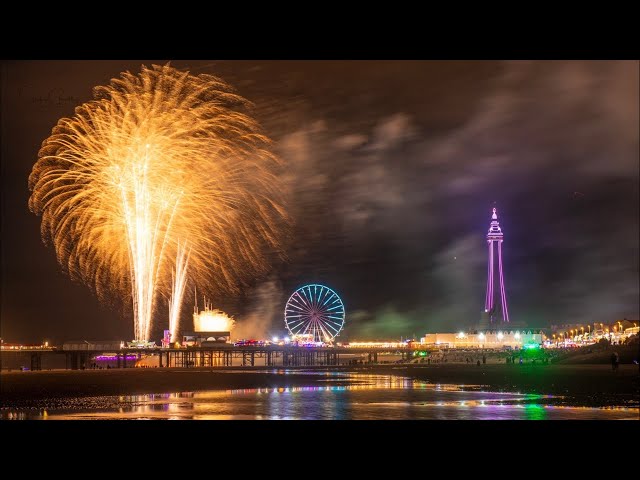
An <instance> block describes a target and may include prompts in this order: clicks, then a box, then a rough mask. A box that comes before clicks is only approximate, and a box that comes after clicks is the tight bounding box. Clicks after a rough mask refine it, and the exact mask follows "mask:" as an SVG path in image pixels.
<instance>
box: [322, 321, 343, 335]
mask: <svg viewBox="0 0 640 480" xmlns="http://www.w3.org/2000/svg"><path fill="white" fill-rule="evenodd" d="M324 326H325V328H330V329H331V330H333V331H334V332H336V333H338V332H339V331H340V328H336V327H334V326H333V325H331V324H330V323H328V322H327V323H325V324H324Z"/></svg>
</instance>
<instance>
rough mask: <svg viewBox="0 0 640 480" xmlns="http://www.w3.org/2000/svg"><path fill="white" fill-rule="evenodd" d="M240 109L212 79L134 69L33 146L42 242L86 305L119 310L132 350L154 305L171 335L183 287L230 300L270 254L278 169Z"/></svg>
mask: <svg viewBox="0 0 640 480" xmlns="http://www.w3.org/2000/svg"><path fill="white" fill-rule="evenodd" d="M248 106H249V104H248V102H247V101H246V100H244V99H243V98H242V97H240V96H238V95H236V94H234V93H233V92H232V90H231V87H229V86H228V85H227V84H225V83H224V82H223V81H222V80H220V79H218V78H216V77H213V76H210V75H198V76H194V75H191V74H189V73H188V72H181V71H179V70H176V69H174V68H172V67H170V66H168V65H165V66H156V65H154V66H152V67H151V68H146V67H142V71H141V73H140V74H139V75H133V74H131V73H128V72H126V73H123V74H121V77H120V78H117V79H113V80H112V81H111V83H110V85H108V86H101V87H96V88H95V89H94V100H93V101H90V102H88V103H85V104H83V105H81V106H79V107H77V108H76V111H75V115H74V116H73V117H71V118H62V119H61V120H59V121H58V124H57V125H56V127H54V129H53V131H52V134H51V136H50V137H49V138H47V139H46V140H45V141H44V142H43V145H42V148H41V149H40V152H39V153H38V161H37V162H36V164H35V166H34V168H33V171H32V173H31V175H30V177H29V188H30V190H31V191H32V194H31V197H30V199H29V207H30V209H31V210H32V211H33V212H34V213H36V214H38V215H42V236H43V240H44V242H45V243H51V244H53V246H54V248H55V251H56V255H57V258H58V261H59V263H60V264H61V266H62V267H63V269H64V270H65V271H67V272H68V273H69V274H70V276H71V277H72V278H73V279H77V280H80V281H82V282H84V283H86V284H87V285H89V286H90V287H91V288H93V289H94V290H95V291H96V293H97V294H98V297H99V298H101V299H108V298H112V295H114V294H117V296H118V297H120V298H123V299H126V298H130V299H131V304H132V306H133V318H134V334H135V338H136V339H139V340H145V339H148V338H149V337H150V332H151V326H152V320H153V317H154V312H155V311H156V309H157V307H158V297H159V295H162V296H163V297H165V298H169V299H170V302H169V303H170V308H169V311H170V314H169V316H170V319H171V320H170V323H171V329H172V334H174V335H175V333H176V332H177V329H178V328H179V327H178V321H179V316H180V307H181V304H182V296H183V293H184V291H185V286H186V283H187V280H188V281H190V282H192V283H193V284H197V285H198V287H199V288H201V289H202V290H203V292H207V291H209V292H214V291H215V292H216V293H219V292H221V291H227V292H229V291H231V292H233V291H238V289H239V288H241V287H242V285H244V284H246V282H247V281H249V280H253V279H254V278H255V277H256V275H261V274H264V273H266V271H267V266H268V264H269V262H268V258H269V256H270V255H269V252H275V251H278V245H279V240H280V238H281V232H282V226H283V224H284V223H283V221H284V222H286V218H287V217H286V214H285V212H284V210H283V206H282V202H281V197H280V191H281V190H280V188H279V182H278V177H277V174H278V169H279V168H280V164H279V162H278V161H277V159H276V158H275V157H274V156H273V155H272V154H271V153H270V151H269V149H268V147H269V140H268V138H266V137H265V136H264V135H262V134H261V133H260V129H259V127H258V125H257V123H256V122H255V121H254V120H253V119H252V118H251V117H249V116H248V114H247V113H245V112H246V109H247V107H248ZM187 269H188V271H187ZM187 274H188V275H187ZM187 277H188V279H187Z"/></svg>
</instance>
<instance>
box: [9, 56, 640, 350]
mask: <svg viewBox="0 0 640 480" xmlns="http://www.w3.org/2000/svg"><path fill="white" fill-rule="evenodd" d="M152 63H158V64H164V63H166V60H155V61H151V60H140V61H130V60H128V61H28V62H5V63H3V64H2V99H1V106H2V116H1V122H2V127H1V145H2V165H1V168H2V171H1V178H2V179H1V181H2V189H1V195H2V198H1V207H2V230H1V232H2V233H1V235H2V244H1V248H2V270H1V274H2V305H1V308H2V310H1V313H2V317H1V321H2V324H1V334H2V337H3V339H4V341H5V342H39V341H41V340H43V339H48V340H50V341H53V342H61V341H63V340H68V339H93V340H103V339H130V337H131V336H132V333H133V321H132V319H131V317H128V316H123V315H120V314H119V313H118V312H117V311H115V310H112V309H110V308H108V307H106V306H101V305H100V304H99V302H98V300H97V298H96V297H95V295H93V294H92V293H91V291H90V290H89V289H88V288H87V287H85V286H84V285H81V284H77V283H73V282H72V281H71V280H70V279H69V278H68V277H67V276H65V275H64V274H63V273H62V272H61V269H60V267H59V266H58V265H57V263H56V259H55V253H54V251H53V249H52V248H51V247H45V245H44V244H43V243H42V241H41V237H40V218H39V217H36V216H35V215H34V214H33V213H31V212H30V211H29V209H28V206H27V201H28V198H29V195H30V192H29V190H28V188H27V179H28V176H29V173H30V172H31V168H32V167H33V164H34V163H35V161H36V158H37V152H38V150H39V147H40V144H41V143H42V141H43V140H44V139H45V138H46V137H48V136H49V134H50V132H51V128H52V127H53V126H54V125H55V124H56V122H57V120H58V119H59V118H60V117H63V116H69V115H72V114H73V109H74V107H75V106H76V105H78V104H80V103H83V102H85V101H87V100H89V99H91V89H92V87H93V86H96V85H103V84H106V83H108V81H109V79H111V78H113V77H116V76H118V74H119V73H120V72H122V71H125V70H130V71H131V72H132V73H137V72H139V70H140V65H141V64H146V65H150V64H152ZM171 64H172V65H173V66H175V67H178V68H181V69H182V68H184V69H188V70H190V71H191V72H193V73H195V74H198V73H211V74H214V75H217V76H220V77H222V78H223V79H224V80H226V81H227V82H228V83H230V84H231V85H233V86H234V87H235V88H236V89H237V91H238V93H240V94H241V95H243V96H244V97H246V98H247V99H249V100H250V101H252V102H253V103H254V104H255V107H254V108H255V110H254V116H255V117H257V118H258V120H259V121H260V123H261V124H262V126H263V128H264V130H265V133H266V134H267V135H269V136H270V137H271V138H272V139H273V140H274V141H275V150H276V152H277V153H278V155H279V156H280V157H281V158H282V159H283V161H284V162H285V164H286V166H287V168H286V170H287V174H286V177H285V178H283V181H284V184H285V186H286V191H287V194H288V199H289V203H288V209H289V212H290V214H291V215H292V217H293V219H294V222H295V224H294V227H293V232H292V235H291V236H290V237H289V238H287V240H286V242H285V245H284V246H285V251H286V254H287V257H288V258H287V260H286V261H285V262H282V263H279V264H275V265H274V266H273V271H272V273H271V274H270V275H269V276H267V277H265V278H260V279H256V282H255V285H254V287H253V289H250V290H246V291H245V292H244V294H243V295H241V296H239V297H237V298H231V297H223V296H221V297H220V298H215V299H214V303H215V305H216V306H219V307H221V308H223V309H225V310H226V311H227V312H229V313H231V314H233V315H235V316H236V318H237V320H238V324H239V326H240V328H245V329H246V330H247V332H248V333H247V335H251V336H258V335H260V334H265V335H266V334H277V333H283V332H284V323H283V316H282V312H283V309H284V302H285V301H286V299H287V298H288V296H289V295H290V294H291V293H292V292H293V290H295V288H297V287H299V286H301V285H303V284H306V283H324V284H326V285H328V286H330V287H331V288H333V289H334V290H336V291H337V292H338V293H339V294H340V296H341V297H342V300H343V302H344V304H345V306H346V309H347V319H346V327H345V331H344V334H343V336H341V338H343V339H345V340H346V339H353V338H356V337H357V338H369V339H376V338H379V339H381V338H399V337H400V336H404V337H406V336H410V335H413V334H416V335H418V336H421V335H423V334H424V333H425V332H426V331H457V330H459V329H460V328H461V327H463V326H466V325H470V324H472V323H475V322H477V321H478V320H479V319H480V313H481V311H482V310H483V308H484V295H485V288H486V261H487V258H486V243H485V238H484V237H485V235H486V232H487V229H488V227H489V222H490V216H491V208H492V207H493V206H494V202H496V206H497V208H498V213H499V217H500V223H501V226H502V229H503V232H504V233H505V243H504V260H505V282H506V289H507V298H508V301H509V314H510V317H511V319H512V320H518V321H522V322H524V323H525V324H527V325H529V326H533V327H547V326H549V325H553V324H565V323H577V322H583V323H587V322H595V321H598V322H611V321H614V320H618V319H622V318H624V317H626V318H634V319H637V318H638V316H639V306H638V302H639V300H638V296H639V291H638V290H639V285H638V283H639V278H638V276H639V257H638V245H639V243H640V242H639V238H638V237H639V225H638V222H639V216H640V215H639V214H640V212H639V198H638V197H639V159H638V158H639V133H638V132H639V129H640V126H639V120H638V110H639V98H638V91H639V79H638V70H639V68H638V67H639V64H638V62H637V61H598V62H596V61H575V62H573V61H572V62H565V61H552V62H531V61H517V62H495V61H486V62H485V61H469V62H462V61H454V62H444V61H239V62H233V61H172V62H171ZM191 303H192V301H187V302H186V308H184V309H183V318H184V320H185V321H187V320H188V321H189V322H190V319H189V318H188V317H189V314H190V312H191V309H190V308H189V307H190V306H191ZM160 321H163V322H165V321H166V315H161V316H160V315H159V317H158V322H157V323H158V327H157V329H156V330H157V332H158V335H157V336H158V337H159V331H160V329H161V325H160V323H159V322H160ZM247 325H251V327H252V328H250V329H247Z"/></svg>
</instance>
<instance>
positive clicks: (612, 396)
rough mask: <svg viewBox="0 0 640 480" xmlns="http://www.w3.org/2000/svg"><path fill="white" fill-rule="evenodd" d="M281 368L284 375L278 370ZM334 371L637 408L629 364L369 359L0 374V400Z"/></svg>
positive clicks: (236, 385)
mask: <svg viewBox="0 0 640 480" xmlns="http://www.w3.org/2000/svg"><path fill="white" fill-rule="evenodd" d="M285 372H286V373H285ZM340 372H360V373H371V374H389V375H397V376H405V377H411V378H415V379H417V380H421V381H427V382H429V383H442V384H455V385H467V386H475V385H482V386H483V388H485V389H487V390H495V391H507V392H521V393H543V394H554V395H562V396H566V398H567V401H568V402H569V403H575V404H577V403H579V404H584V405H600V406H605V405H611V406H614V405H618V406H638V405H639V403H640V402H639V398H640V394H639V387H640V374H639V373H638V367H637V365H621V366H620V368H619V370H618V371H617V372H613V371H612V370H611V366H606V365H481V366H479V367H478V366H476V365H425V366H423V365H415V366H414V365H371V366H362V367H336V368H332V369H327V368H326V367H316V368H309V367H305V368H299V369H287V370H286V371H285V370H284V369H275V368H268V369H267V368H264V367H254V368H245V367H237V368H224V369H222V368H220V369H212V368H199V369H159V368H151V369H140V368H132V369H120V370H116V369H114V370H84V371H68V370H60V371H39V372H2V374H1V376H0V394H1V395H0V406H1V407H8V406H14V405H17V404H28V403H30V402H37V401H41V400H44V399H55V398H67V397H83V396H104V395H139V394H146V393H171V392H185V391H200V390H227V389H246V388H267V387H268V388H277V387H295V386H313V385H323V384H326V380H327V379H328V378H331V380H332V384H333V385H339V384H340V382H341V381H343V382H344V383H345V384H346V383H347V380H346V379H342V380H341V377H342V376H341V375H340Z"/></svg>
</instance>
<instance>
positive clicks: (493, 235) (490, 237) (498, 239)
mask: <svg viewBox="0 0 640 480" xmlns="http://www.w3.org/2000/svg"><path fill="white" fill-rule="evenodd" d="M502 241H503V237H502V229H501V228H500V224H499V223H498V214H497V213H496V209H495V208H494V209H493V215H491V225H490V226H489V233H487V244H488V245H489V266H488V269H487V270H488V277H487V296H486V299H485V302H484V311H485V318H486V317H488V320H489V321H490V322H491V324H493V323H494V322H498V317H499V316H502V322H503V323H509V310H508V309H507V296H506V295H505V293H504V275H503V272H502ZM494 244H495V246H496V247H497V250H498V260H497V268H496V260H495V253H494V252H495V251H496V248H494ZM496 270H497V273H498V277H499V281H498V282H495V281H494V278H495V275H496ZM496 283H497V284H498V285H499V290H498V293H496V292H495V290H494V284H496ZM497 300H500V301H499V302H497Z"/></svg>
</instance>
